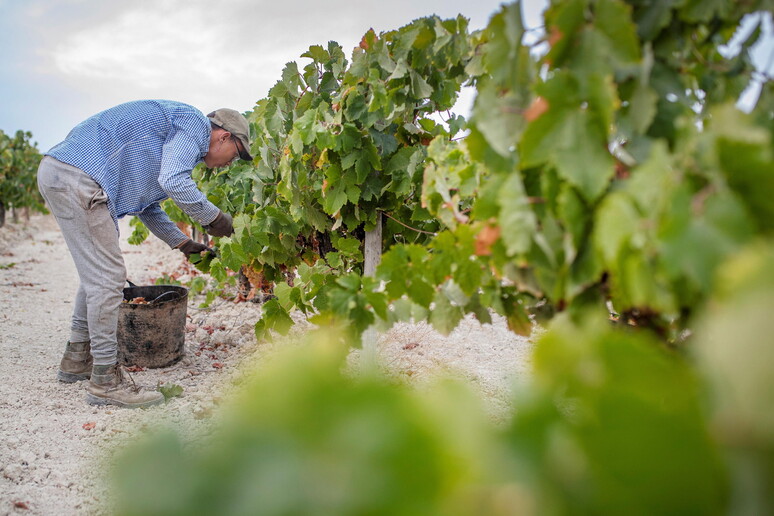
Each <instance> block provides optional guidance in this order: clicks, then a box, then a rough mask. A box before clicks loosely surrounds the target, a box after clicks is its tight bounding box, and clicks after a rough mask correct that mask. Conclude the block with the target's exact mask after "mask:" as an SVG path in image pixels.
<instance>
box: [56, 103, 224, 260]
mask: <svg viewBox="0 0 774 516" xmlns="http://www.w3.org/2000/svg"><path fill="white" fill-rule="evenodd" d="M209 146H210V121H209V119H208V118H207V117H206V116H204V115H203V114H202V113H201V112H200V111H199V110H198V109H196V108H194V107H192V106H189V105H187V104H182V103H180V102H173V101H169V100H139V101H135V102H127V103H126V104H121V105H118V106H116V107H113V108H110V109H108V110H105V111H102V112H101V113H97V114H96V115H94V116H92V117H91V118H88V119H87V120H85V121H83V122H81V123H80V124H78V125H77V126H76V127H75V128H74V129H73V130H72V131H70V134H68V135H67V138H65V140H64V141H63V142H62V143H59V144H58V145H55V146H54V147H53V148H52V149H51V150H50V151H48V152H47V153H46V154H47V155H49V156H52V157H54V158H56V159H58V160H59V161H61V162H63V163H67V164H69V165H72V166H74V167H78V168H80V169H81V170H83V171H84V172H86V173H87V174H88V175H89V176H91V177H92V178H93V179H94V180H95V181H96V182H97V183H98V184H99V185H100V186H101V187H102V189H103V190H105V193H106V194H107V196H108V208H109V209H110V213H111V215H112V216H113V220H115V221H116V227H117V220H118V219H119V218H121V217H123V216H124V215H136V216H137V217H139V218H140V220H141V221H142V222H143V223H144V224H145V225H146V226H147V227H148V229H149V230H150V231H151V232H152V233H153V234H154V235H156V236H158V237H159V238H160V239H162V240H163V241H164V242H166V243H167V244H169V245H170V246H171V247H176V246H178V245H180V244H181V243H183V242H184V241H185V240H187V238H188V237H187V236H185V234H183V232H182V231H180V229H179V228H178V227H177V225H176V224H175V223H174V222H172V221H171V220H169V217H168V216H167V214H166V213H165V212H164V210H162V209H161V206H159V203H160V202H161V201H163V200H164V199H167V198H170V199H172V200H173V201H174V202H175V204H177V205H178V206H179V207H180V208H181V209H182V210H183V211H184V212H186V213H187V214H188V215H190V216H191V218H192V219H194V220H196V221H197V222H199V223H200V224H202V225H207V224H209V223H211V222H212V221H213V220H215V217H216V216H217V215H218V211H219V210H218V208H217V207H216V206H215V205H214V204H212V203H211V202H210V201H208V200H207V198H206V197H205V195H204V194H203V193H202V192H201V191H200V190H199V189H198V188H197V187H196V183H194V181H193V179H191V169H193V168H194V166H196V164H197V163H199V162H201V161H202V159H203V158H204V155H205V154H206V153H207V151H208V149H209Z"/></svg>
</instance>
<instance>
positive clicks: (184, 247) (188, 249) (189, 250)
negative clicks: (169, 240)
mask: <svg viewBox="0 0 774 516" xmlns="http://www.w3.org/2000/svg"><path fill="white" fill-rule="evenodd" d="M177 249H179V250H180V251H182V253H183V254H184V255H185V257H186V258H188V257H189V256H191V255H192V254H194V253H201V252H202V251H206V250H207V249H209V247H207V246H206V245H204V244H201V243H199V242H194V241H193V240H191V239H190V238H189V239H188V240H186V241H185V242H183V243H182V244H180V245H179V246H177Z"/></svg>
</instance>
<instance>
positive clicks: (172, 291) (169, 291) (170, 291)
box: [148, 290, 180, 305]
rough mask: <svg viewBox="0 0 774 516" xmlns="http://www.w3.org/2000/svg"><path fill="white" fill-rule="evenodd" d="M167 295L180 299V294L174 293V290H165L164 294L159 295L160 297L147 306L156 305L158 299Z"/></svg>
mask: <svg viewBox="0 0 774 516" xmlns="http://www.w3.org/2000/svg"><path fill="white" fill-rule="evenodd" d="M167 294H174V295H175V296H177V297H180V293H178V292H175V291H174V290H167V291H166V292H164V293H163V294H161V295H160V296H158V297H157V298H156V299H154V300H153V301H151V302H150V303H148V304H149V305H152V304H154V303H158V302H159V299H161V298H162V297H164V296H166V295H167Z"/></svg>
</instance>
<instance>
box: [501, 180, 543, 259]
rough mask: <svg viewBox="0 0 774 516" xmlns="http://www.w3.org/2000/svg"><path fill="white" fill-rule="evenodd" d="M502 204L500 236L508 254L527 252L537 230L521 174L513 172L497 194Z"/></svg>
mask: <svg viewBox="0 0 774 516" xmlns="http://www.w3.org/2000/svg"><path fill="white" fill-rule="evenodd" d="M497 202H498V204H499V205H500V218H499V222H500V228H501V232H500V238H501V239H502V241H503V242H504V243H505V246H506V249H507V251H508V254H510V255H515V254H519V253H524V252H526V251H527V250H528V249H529V248H530V246H531V244H532V236H533V235H534V233H535V230H536V227H537V225H536V221H535V215H534V213H532V208H531V207H530V205H529V201H528V199H527V195H526V194H525V192H524V184H523V183H522V181H521V177H520V175H519V174H511V175H510V176H509V177H508V179H507V180H506V181H505V183H504V184H503V185H502V187H501V189H500V192H499V194H498V196H497Z"/></svg>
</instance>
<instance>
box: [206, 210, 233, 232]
mask: <svg viewBox="0 0 774 516" xmlns="http://www.w3.org/2000/svg"><path fill="white" fill-rule="evenodd" d="M231 224H232V219H231V215H229V214H228V213H224V212H222V211H221V212H219V213H218V216H217V217H215V220H213V221H212V222H210V223H209V225H207V226H203V227H204V230H205V231H207V233H209V234H210V235H212V236H215V237H222V236H229V235H230V234H231V233H233V232H234V226H232V225H231Z"/></svg>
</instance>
